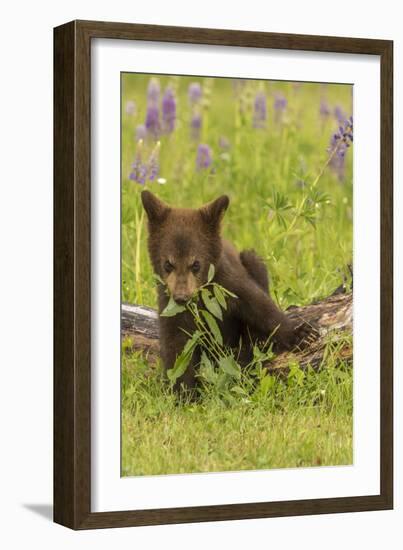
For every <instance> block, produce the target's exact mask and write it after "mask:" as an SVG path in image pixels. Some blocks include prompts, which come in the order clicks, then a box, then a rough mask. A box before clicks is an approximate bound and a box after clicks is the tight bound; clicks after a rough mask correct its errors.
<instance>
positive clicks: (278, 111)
mask: <svg viewBox="0 0 403 550" xmlns="http://www.w3.org/2000/svg"><path fill="white" fill-rule="evenodd" d="M286 109H287V99H286V98H285V97H284V96H283V95H282V94H276V96H275V98H274V113H275V114H274V119H275V121H276V122H280V121H281V120H282V118H283V114H284V112H285V110H286Z"/></svg>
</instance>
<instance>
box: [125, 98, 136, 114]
mask: <svg viewBox="0 0 403 550" xmlns="http://www.w3.org/2000/svg"><path fill="white" fill-rule="evenodd" d="M125 111H126V114H127V115H129V116H132V115H134V114H135V113H136V104H135V103H134V101H131V100H129V101H126V107H125Z"/></svg>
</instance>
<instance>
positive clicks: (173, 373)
mask: <svg viewBox="0 0 403 550" xmlns="http://www.w3.org/2000/svg"><path fill="white" fill-rule="evenodd" d="M192 355H193V350H192V352H191V353H183V352H182V353H181V354H179V355H178V357H177V358H176V361H175V364H174V366H173V367H172V369H169V370H167V376H168V378H169V380H170V381H171V382H175V381H176V380H177V379H178V378H179V377H180V376H182V374H184V373H185V372H186V369H187V368H188V365H189V363H190V360H191V359H192Z"/></svg>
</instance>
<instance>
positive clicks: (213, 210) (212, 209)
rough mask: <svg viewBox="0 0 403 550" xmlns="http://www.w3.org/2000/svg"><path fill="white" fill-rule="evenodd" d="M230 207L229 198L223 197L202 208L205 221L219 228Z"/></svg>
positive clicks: (201, 212)
mask: <svg viewBox="0 0 403 550" xmlns="http://www.w3.org/2000/svg"><path fill="white" fill-rule="evenodd" d="M228 205H229V197H228V196H227V195H221V197H218V199H216V200H215V201H212V202H209V203H208V204H206V205H205V206H202V207H201V208H200V214H201V216H202V218H203V220H204V221H205V222H206V223H208V224H209V225H211V226H215V227H217V226H219V224H220V222H221V220H222V219H223V217H224V214H225V211H226V210H227V208H228Z"/></svg>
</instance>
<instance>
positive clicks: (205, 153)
mask: <svg viewBox="0 0 403 550" xmlns="http://www.w3.org/2000/svg"><path fill="white" fill-rule="evenodd" d="M212 162H213V155H212V152H211V149H210V147H209V146H208V145H205V144H203V143H200V145H199V146H198V148H197V158H196V170H205V169H207V168H209V167H210V166H211V164H212Z"/></svg>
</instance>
